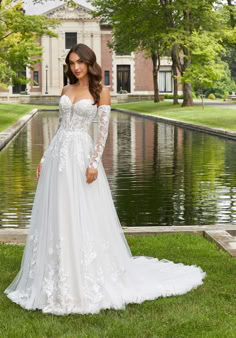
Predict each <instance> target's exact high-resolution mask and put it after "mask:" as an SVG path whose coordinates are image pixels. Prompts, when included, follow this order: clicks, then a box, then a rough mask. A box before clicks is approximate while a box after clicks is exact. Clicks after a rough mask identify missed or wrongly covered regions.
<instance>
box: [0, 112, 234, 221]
mask: <svg viewBox="0 0 236 338" xmlns="http://www.w3.org/2000/svg"><path fill="white" fill-rule="evenodd" d="M57 123H58V113H57V112H42V113H39V114H38V115H37V116H36V117H35V118H34V119H33V120H32V121H31V122H30V123H28V124H27V126H26V127H25V128H24V129H23V130H22V132H21V133H20V135H19V136H17V137H16V138H15V140H14V141H13V142H12V143H11V144H10V145H9V146H8V147H7V148H5V149H4V150H3V151H2V152H0V192H1V193H0V203H1V204H0V205H1V209H0V226H23V227H24V226H27V225H28V224H29V220H30V215H31V208H32V202H33V198H34V193H35V189H36V184H37V180H36V177H35V169H36V167H37V164H38V162H39V160H40V158H41V156H42V154H43V152H44V150H45V149H46V148H47V147H48V144H49V142H50V140H51V138H52V137H53V135H54V134H55V131H56V128H57ZM90 133H91V135H92V136H93V137H96V134H97V125H96V124H95V123H94V124H93V126H92V128H91V131H90ZM103 158H104V159H103V164H104V167H105V170H106V173H107V177H108V180H109V184H110V187H111V190H112V195H113V199H114V202H115V206H116V208H117V212H118V215H119V218H120V220H121V223H122V224H123V225H131V226H132V225H133V226H139V225H190V224H192V225H194V224H196V225H198V224H216V223H236V183H235V182H236V180H235V179H236V150H235V142H234V141H232V140H226V139H223V138H217V137H214V136H208V135H206V134H203V133H198V132H192V131H188V130H184V129H182V128H178V127H175V126H171V125H167V124H162V123H156V122H153V121H151V120H146V119H143V118H136V117H133V116H129V115H125V114H121V113H116V112H113V113H112V117H111V123H110V129H109V136H108V140H107V146H106V149H105V152H104V157H103Z"/></svg>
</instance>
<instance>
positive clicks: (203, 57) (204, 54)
mask: <svg viewBox="0 0 236 338" xmlns="http://www.w3.org/2000/svg"><path fill="white" fill-rule="evenodd" d="M187 47H188V48H189V50H191V56H189V58H191V63H190V64H189V65H188V67H187V69H186V71H185V73H184V75H183V77H182V81H184V82H191V83H192V84H193V86H194V87H195V88H201V89H203V88H210V87H212V86H213V84H214V83H215V82H216V81H218V80H220V79H221V78H222V77H223V75H224V65H223V64H222V62H221V60H220V55H221V54H223V53H224V48H223V47H222V45H221V44H220V43H219V39H217V38H215V36H214V35H213V34H210V33H206V32H202V33H198V32H196V31H194V32H193V33H192V35H191V38H190V39H189V41H188V44H187Z"/></svg>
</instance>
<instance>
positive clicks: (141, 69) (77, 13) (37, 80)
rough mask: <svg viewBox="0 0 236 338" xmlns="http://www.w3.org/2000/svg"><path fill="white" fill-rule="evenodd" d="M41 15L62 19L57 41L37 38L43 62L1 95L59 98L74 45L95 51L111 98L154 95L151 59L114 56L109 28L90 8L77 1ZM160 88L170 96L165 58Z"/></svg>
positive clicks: (170, 73) (163, 59) (135, 56)
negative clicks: (26, 81) (124, 94)
mask: <svg viewBox="0 0 236 338" xmlns="http://www.w3.org/2000/svg"><path fill="white" fill-rule="evenodd" d="M55 3H56V2H55ZM26 13H27V11H26ZM27 14H30V13H27ZM43 14H46V15H47V16H49V17H50V18H59V19H60V20H61V25H60V26H58V27H57V29H56V30H55V32H56V33H57V34H58V38H50V37H47V36H43V37H42V38H41V39H39V40H38V41H39V43H40V44H41V45H42V47H43V56H42V59H43V61H42V63H40V64H37V65H35V67H34V71H31V70H29V69H26V72H25V73H26V76H27V77H28V78H30V79H31V83H29V84H27V85H26V86H25V85H19V84H16V85H14V86H9V90H8V92H6V91H0V96H4V95H5V96H6V95H8V96H11V97H14V96H19V94H23V93H24V92H25V93H26V94H28V95H29V96H44V95H47V96H54V97H55V96H59V95H60V93H61V90H62V88H63V86H65V85H66V84H67V83H68V79H67V78H66V76H65V74H64V72H65V57H66V55H67V53H68V51H69V50H70V48H71V47H72V46H73V45H74V44H77V43H85V44H87V45H88V46H89V47H91V48H92V49H93V50H94V51H95V53H96V55H97V61H98V63H99V64H100V65H101V67H102V73H103V83H104V84H105V85H106V86H107V87H109V88H110V91H111V95H112V96H114V97H115V96H117V94H119V93H120V91H121V90H123V91H126V92H127V93H129V94H130V95H131V96H132V95H135V96H137V95H139V96H146V95H152V94H153V80H152V61H151V59H146V58H145V57H144V54H142V53H131V54H130V55H117V54H115V53H114V52H113V51H112V50H111V49H109V47H108V46H107V42H108V41H109V40H111V38H112V35H111V27H110V26H108V25H106V24H102V23H101V22H100V21H99V19H98V18H94V17H93V16H92V15H91V10H90V8H88V7H86V6H83V5H81V1H79V0H78V3H77V6H76V8H70V7H69V6H67V5H66V4H65V3H64V4H59V5H56V6H55V5H54V7H53V8H50V9H49V10H47V11H45V10H44V12H43ZM33 82H34V83H33ZM159 87H160V93H172V90H173V81H172V71H171V60H170V58H168V57H163V58H162V60H161V67H160V72H159Z"/></svg>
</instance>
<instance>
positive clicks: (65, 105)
mask: <svg viewBox="0 0 236 338" xmlns="http://www.w3.org/2000/svg"><path fill="white" fill-rule="evenodd" d="M59 112H60V127H61V128H62V129H67V130H71V131H84V132H88V131H89V127H90V124H91V123H92V121H93V119H94V118H95V116H96V113H97V106H96V105H94V104H93V101H92V100H91V99H82V100H79V101H77V102H75V103H74V104H73V103H72V102H71V100H70V98H69V97H68V96H67V95H62V96H61V98H60V101H59Z"/></svg>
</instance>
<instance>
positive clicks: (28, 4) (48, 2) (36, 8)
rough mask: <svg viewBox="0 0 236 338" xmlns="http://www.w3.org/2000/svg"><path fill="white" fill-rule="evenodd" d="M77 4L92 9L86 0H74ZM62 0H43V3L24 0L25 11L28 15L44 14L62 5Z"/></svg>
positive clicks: (63, 3)
mask: <svg viewBox="0 0 236 338" xmlns="http://www.w3.org/2000/svg"><path fill="white" fill-rule="evenodd" d="M74 1H75V2H76V3H77V4H78V5H80V6H81V7H84V8H85V9H88V10H89V9H94V8H93V7H92V5H91V4H90V3H89V2H88V1H87V0H74ZM64 5H65V2H64V1H63V0H44V1H43V4H33V2H32V0H24V9H25V13H26V14H28V15H35V14H44V13H47V12H49V11H50V10H52V9H55V8H58V7H61V6H64Z"/></svg>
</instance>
